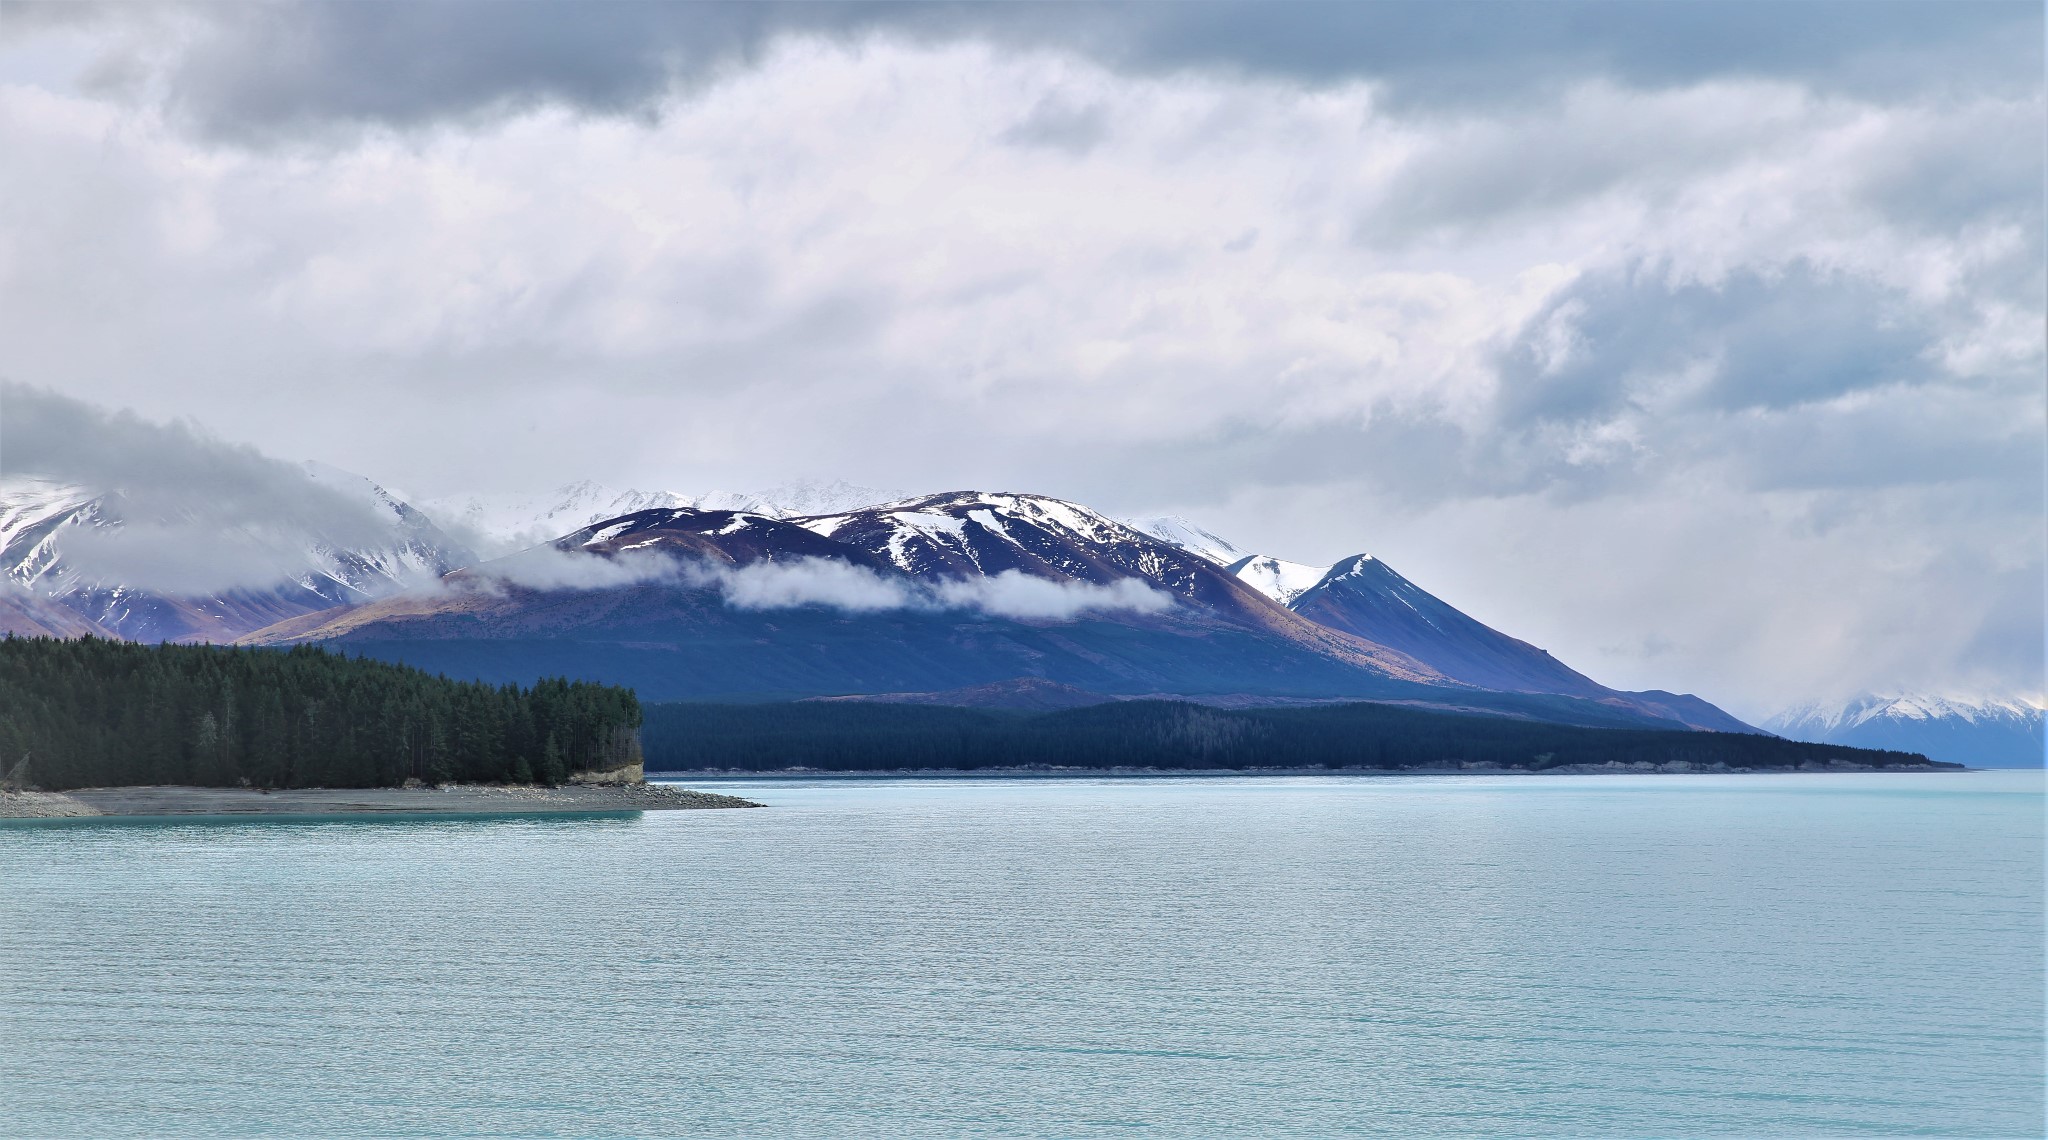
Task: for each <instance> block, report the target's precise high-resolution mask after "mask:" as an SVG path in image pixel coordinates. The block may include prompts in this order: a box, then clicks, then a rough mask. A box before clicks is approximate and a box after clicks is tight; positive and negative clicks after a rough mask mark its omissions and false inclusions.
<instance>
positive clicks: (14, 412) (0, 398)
mask: <svg viewBox="0 0 2048 1140" xmlns="http://www.w3.org/2000/svg"><path fill="white" fill-rule="evenodd" d="M0 473H4V474H8V475H36V476H42V477H44V478H48V479H54V480H57V481H60V482H67V483H76V484H79V485H81V486H83V487H86V488H88V489H90V490H92V491H94V492H113V493H115V494H116V495H118V496H119V497H120V500H121V502H122V504H123V506H124V509H125V510H126V511H127V512H128V513H129V514H131V515H132V516H134V518H133V520H132V521H135V522H138V523H150V524H157V525H162V524H167V523H171V522H175V521H179V520H189V521H190V522H191V523H192V524H193V525H194V526H197V527H200V528H204V527H207V526H210V525H219V524H221V523H223V522H226V521H233V522H238V523H243V524H247V525H251V526H255V527H274V528H280V529H301V530H318V531H319V532H320V533H322V534H327V535H332V536H333V537H334V538H335V539H336V540H337V541H339V542H341V543H345V544H359V543H367V542H371V541H374V540H376V539H377V538H380V537H383V536H385V535H386V534H387V533H388V524H387V523H386V522H385V521H384V520H382V519H380V518H378V516H377V514H376V512H375V510H374V508H373V507H372V506H371V504H370V503H369V502H368V501H367V500H358V499H356V498H353V497H351V496H349V495H346V494H342V493H340V492H338V491H336V490H334V489H332V488H330V487H327V486H323V485H322V484H320V483H317V482H315V481H314V480H313V479H311V478H308V476H307V473H306V471H305V469H304V468H301V467H297V466H294V465H292V464H290V463H286V462H284V461H282V460H278V459H273V458H271V457H269V456H266V455H264V454H262V453H261V452H259V451H257V450H256V449H255V448H253V447H249V446H246V445H237V444H231V443H226V442H223V441H221V440H218V439H214V438H213V437H211V436H209V435H207V434H206V433H205V432H204V431H203V430H202V429H201V428H199V427H198V426H196V425H194V424H191V423H184V422H180V423H169V424H160V423H152V422H150V421H148V420H145V419H143V418H141V417H140V416H137V415H135V414H134V413H132V412H125V411H123V412H108V411H105V410H103V409H100V408H97V407H94V406H93V405H91V404H87V403H84V402H82V401H79V400H73V399H69V398H67V397H64V396H60V395H57V394H56V393H54V392H49V391H45V390H42V389H39V388H33V387H30V386H28V385H24V384H18V383H12V382H0Z"/></svg>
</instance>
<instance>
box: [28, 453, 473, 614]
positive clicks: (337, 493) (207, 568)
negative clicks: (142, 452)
mask: <svg viewBox="0 0 2048 1140" xmlns="http://www.w3.org/2000/svg"><path fill="white" fill-rule="evenodd" d="M303 474H304V477H305V478H306V479H307V480H308V481H309V482H310V483H311V484H312V485H313V486H314V487H315V488H318V489H319V490H320V491H321V492H324V493H326V494H329V495H331V496H333V498H331V499H323V498H320V497H319V496H317V495H316V496H314V497H313V498H312V499H310V500H309V501H310V502H314V503H316V504H320V503H326V504H333V503H334V502H335V501H336V500H339V501H340V503H341V505H342V506H343V508H344V509H345V510H346V513H348V514H349V516H350V517H349V522H350V525H351V526H353V527H357V528H367V532H368V533H366V534H363V535H360V536H359V537H364V538H367V539H368V540H369V541H364V542H358V543H355V544H353V545H342V546H338V545H336V544H335V542H334V541H333V540H332V522H331V520H329V519H325V518H313V517H308V518H304V519H302V520H297V521H296V522H295V523H294V522H292V521H291V520H287V524H286V525H279V524H278V523H277V521H276V520H272V521H271V522H269V523H266V524H265V525H261V526H258V525H250V526H246V527H233V526H229V527H220V526H218V525H216V521H215V520H214V519H213V518H212V517H210V516H208V515H205V514H204V513H198V512H194V511H191V510H186V509H172V508H168V507H165V506H163V505H162V504H155V500H154V499H148V500H147V501H149V502H151V503H153V504H155V505H151V506H146V507H145V506H141V505H138V502H137V497H136V496H133V495H131V494H127V493H124V492H122V491H120V490H107V489H97V488H89V487H83V486H79V485H76V484H72V483H66V482H61V481H57V480H51V479H44V478H40V477H37V476H32V475H14V474H9V475H6V476H4V477H0V580H4V583H5V590H4V591H0V624H4V628H6V629H8V630H11V631H13V632H17V633H22V634H36V633H48V634H53V635H58V636H76V635H78V634H83V633H91V634H95V635H100V636H114V637H120V638H124V639H127V640H130V641H199V640H212V641H226V640H230V639H232V638H234V637H236V636H238V635H240V634H243V633H247V632H249V631H251V630H254V629H258V628H260V627H263V626H266V625H270V624H273V623H275V622H277V621H280V620H283V619H287V618H291V617H294V616H297V615H300V614H305V613H310V612H314V611H317V610H325V609H330V608H333V607H335V606H346V605H354V604H357V603H361V602H365V601H369V600H371V599H374V598H378V597H383V596H386V595H389V594H394V593H398V592H401V591H403V590H406V589H408V588H411V587H413V586H417V585H420V584H422V583H425V582H431V581H433V580H435V579H437V578H438V577H439V576H440V575H442V574H445V573H447V572H448V571H450V570H452V569H454V568H455V567H457V566H459V565H462V564H463V563H465V562H468V561H470V560H471V559H472V556H471V555H470V554H469V552H468V551H467V550H464V549H462V548H461V547H460V546H458V545H457V544H455V543H453V542H451V541H449V540H448V538H447V536H445V535H443V534H442V533H441V532H440V530H439V529H438V528H437V527H435V526H434V524H433V523H432V522H431V521H429V520H428V519H427V518H426V516H424V515H422V514H421V513H419V512H418V511H416V510H414V509H413V508H412V507H411V506H409V505H407V504H405V503H403V502H400V501H399V500H398V499H396V498H395V497H393V496H392V495H390V494H389V493H388V492H386V491H385V490H384V489H383V488H382V487H379V486H377V485H376V484H375V483H372V482H371V481H369V480H368V479H365V478H363V477H361V476H359V475H351V474H349V473H347V472H343V471H338V470H336V469H333V468H328V467H320V466H314V465H308V466H307V467H305V468H304V471H303ZM287 478H289V476H287ZM145 561H147V562H148V563H149V564H148V565H143V566H140V567H139V570H140V572H136V570H137V564H138V563H141V562H145Z"/></svg>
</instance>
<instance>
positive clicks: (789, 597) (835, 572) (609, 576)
mask: <svg viewBox="0 0 2048 1140" xmlns="http://www.w3.org/2000/svg"><path fill="white" fill-rule="evenodd" d="M468 581H470V582H473V583H476V584H478V585H481V586H482V587H483V588H485V589H491V588H495V587H498V586H516V587H524V588H526V589H533V590H604V589H618V588H622V587H626V586H639V585H648V584H667V585H674V586H679V587H682V588H686V589H708V590H714V591H716V592H717V593H718V594H719V596H720V597H721V598H723V599H724V601H725V604H726V605H728V606H730V607H732V608H733V609H736V610H791V609H802V608H805V607H808V606H823V607H826V608H828V609H834V610H839V611H841V612H844V613H855V614H867V613H883V612H888V611H893V610H915V611H927V612H936V611H943V610H970V611H974V612H977V613H982V614H986V615H989V616H991V617H1003V618H1015V619H1019V620H1025V621H1073V620H1076V619H1078V618H1081V617H1085V616H1088V615H1090V614H1109V613H1139V614H1155V613H1162V612H1164V611H1166V610H1168V609H1171V608H1173V604H1174V601H1173V597H1172V596H1171V595H1169V594H1167V593H1165V592H1163V591H1161V590H1158V589H1156V588H1154V587H1153V586H1151V585H1149V584H1147V583H1145V582H1143V581H1140V580H1138V579H1136V578H1122V579H1118V580H1117V581H1114V582H1110V583H1107V584H1097V583H1094V582H1075V581H1058V580H1054V579H1050V578H1039V577H1035V576H1033V575H1029V574H1025V573H1022V572H1021V571H1017V570H1005V571H1003V572H1002V573H1000V574H996V575H993V576H991V577H986V578H949V579H944V580H941V581H939V582H936V583H926V582H920V581H917V580H915V579H912V578H907V577H903V576H900V575H890V574H884V573H881V572H878V571H875V570H871V569H869V568H868V567H865V566H856V565H854V564H852V563H850V562H842V561H840V560H838V559H836V558H797V559H793V560H791V561H788V562H754V563H749V564H747V565H744V566H729V565H725V564H722V563H717V562H712V561H709V560H704V559H681V558H674V557H671V556H669V555H666V554H660V553H655V552H652V551H634V550H629V551H625V552H623V553H621V554H619V555H616V556H612V557H606V556H603V555H597V554H588V553H584V552H581V551H574V550H563V549H561V548H559V547H553V546H541V547H534V548H533V549H531V550H525V551H521V552H520V553H518V554H516V555H513V556H511V557H509V558H502V559H499V560H497V561H495V562H492V563H489V564H488V565H486V566H482V567H479V568H478V569H477V571H476V572H475V575H474V576H473V577H471V578H470V579H468Z"/></svg>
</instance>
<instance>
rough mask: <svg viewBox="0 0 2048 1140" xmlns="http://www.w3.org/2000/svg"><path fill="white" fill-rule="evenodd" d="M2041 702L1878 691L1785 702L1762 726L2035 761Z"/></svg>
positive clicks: (2001, 762) (2004, 761)
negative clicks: (1809, 701) (1828, 699)
mask: <svg viewBox="0 0 2048 1140" xmlns="http://www.w3.org/2000/svg"><path fill="white" fill-rule="evenodd" d="M2044 719H2048V704H2044V703H2043V702H2041V701H2040V700H2038V699H2034V698H2025V697H1937V696H1927V695H1894V696H1879V695H1876V694H1869V693H1866V694H1864V695H1863V696H1860V697H1856V698H1855V699H1853V700H1849V701H1845V702H1839V703H1813V704H1806V705H1800V706H1796V707H1793V708H1789V709H1786V710H1785V711H1784V712H1781V713H1779V714H1777V715H1776V716H1773V717H1771V718H1770V719H1769V720H1766V721H1765V722H1764V727H1765V728H1768V729H1770V730H1771V731H1772V732H1775V733H1777V734H1778V735H1780V736H1786V737H1790V738H1792V739H1794V740H1811V741H1814V742H1817V743H1822V744H1853V745H1856V746H1858V747H1862V748H1889V749H1894V750H1897V751H1902V752H1919V753H1922V754H1923V755H1925V756H1927V757H1928V758H1929V759H1931V760H1944V761H1949V762H1952V763H1957V764H1968V765H1971V766H1972V767H1978V768H2038V767H2041V766H2042V754H2043V750H2044V748H2048V733H2044V729H2043V723H2044Z"/></svg>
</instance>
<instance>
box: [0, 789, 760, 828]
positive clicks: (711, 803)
mask: <svg viewBox="0 0 2048 1140" xmlns="http://www.w3.org/2000/svg"><path fill="white" fill-rule="evenodd" d="M761 806H763V805H761V804H757V803H755V802H753V801H752V800H744V799H741V798H739V797H738V796H726V795H719V794H718V793H716V792H696V791H690V790H687V789H684V788H676V787H671V786H668V785H666V784H661V785H655V784H564V785H562V786H560V787H553V788H549V787H542V786H539V785H532V784H528V785H516V784H515V785H501V784H447V785H443V786H441V787H419V788H289V789H285V790H281V791H274V792H264V791H258V790H255V789H251V788H199V787H189V786H184V785H175V784H157V785H145V786H137V787H122V788H74V789H72V790H70V791H65V792H0V822H4V821H6V820H14V819H27V820H38V819H148V818H174V817H190V818H206V817H212V818H247V817H254V816H378V815H382V816H394V817H395V816H481V815H499V816H502V815H622V814H628V813H633V812H643V811H703V810H719V809H724V808H747V807H761Z"/></svg>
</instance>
